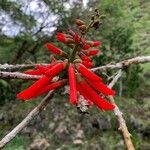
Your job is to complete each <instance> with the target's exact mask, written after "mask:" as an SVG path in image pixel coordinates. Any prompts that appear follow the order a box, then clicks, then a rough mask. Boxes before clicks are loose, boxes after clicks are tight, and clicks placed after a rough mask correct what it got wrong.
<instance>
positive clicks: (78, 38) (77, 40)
mask: <svg viewBox="0 0 150 150" xmlns="http://www.w3.org/2000/svg"><path fill="white" fill-rule="evenodd" d="M74 41H75V43H79V41H80V37H79V35H78V33H75V35H74Z"/></svg>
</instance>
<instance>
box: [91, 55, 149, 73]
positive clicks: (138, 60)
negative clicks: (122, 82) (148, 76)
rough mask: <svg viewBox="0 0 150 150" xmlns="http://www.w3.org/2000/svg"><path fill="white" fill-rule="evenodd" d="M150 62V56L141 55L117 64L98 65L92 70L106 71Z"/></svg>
mask: <svg viewBox="0 0 150 150" xmlns="http://www.w3.org/2000/svg"><path fill="white" fill-rule="evenodd" d="M147 62H150V56H139V57H135V58H131V59H127V60H124V61H121V62H118V63H116V64H107V65H105V66H101V67H96V68H93V69H91V70H92V71H105V70H108V69H121V68H123V67H126V66H129V65H131V64H139V63H147Z"/></svg>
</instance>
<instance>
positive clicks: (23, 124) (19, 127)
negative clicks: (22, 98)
mask: <svg viewBox="0 0 150 150" xmlns="http://www.w3.org/2000/svg"><path fill="white" fill-rule="evenodd" d="M52 97H53V91H51V92H49V93H48V94H47V96H45V97H44V99H43V100H42V102H41V103H40V104H39V105H38V106H37V107H35V108H34V109H33V110H32V111H31V112H30V113H29V114H28V115H27V116H26V118H25V119H24V120H23V121H22V122H21V123H20V124H18V125H17V126H16V127H15V128H14V129H13V130H12V131H11V132H9V133H8V134H7V135H6V136H5V137H4V138H3V139H2V140H1V141H0V149H2V148H3V147H4V146H5V145H6V144H7V143H9V142H10V141H11V140H12V139H13V138H15V137H16V135H17V134H18V133H19V132H20V131H21V130H22V129H23V128H25V127H26V126H27V125H28V123H29V122H30V121H31V120H32V119H33V118H34V117H36V116H37V115H38V114H39V113H40V112H41V111H42V110H43V109H44V108H45V107H46V106H47V104H48V103H49V101H50V100H51V99H52Z"/></svg>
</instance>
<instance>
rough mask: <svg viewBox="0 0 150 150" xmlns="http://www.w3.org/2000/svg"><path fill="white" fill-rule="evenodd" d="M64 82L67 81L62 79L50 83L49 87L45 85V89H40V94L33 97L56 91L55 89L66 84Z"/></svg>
mask: <svg viewBox="0 0 150 150" xmlns="http://www.w3.org/2000/svg"><path fill="white" fill-rule="evenodd" d="M66 81H67V79H62V80H59V81H57V82H54V83H51V84H49V85H46V86H45V87H43V89H41V91H40V92H38V93H35V95H34V97H37V96H40V95H42V94H44V93H46V92H48V91H51V90H54V89H57V88H59V87H61V86H63V85H64V84H65V83H66ZM32 98H33V97H32Z"/></svg>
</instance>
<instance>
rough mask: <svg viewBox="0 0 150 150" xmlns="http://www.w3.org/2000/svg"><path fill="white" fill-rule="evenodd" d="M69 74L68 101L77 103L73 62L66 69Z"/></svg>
mask: <svg viewBox="0 0 150 150" xmlns="http://www.w3.org/2000/svg"><path fill="white" fill-rule="evenodd" d="M68 75H69V85H70V103H71V104H75V105H76V104H77V95H76V92H77V90H76V77H75V70H74V66H73V64H70V65H69V69H68Z"/></svg>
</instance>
